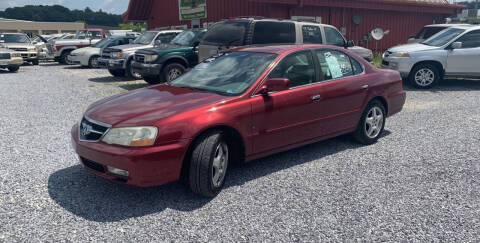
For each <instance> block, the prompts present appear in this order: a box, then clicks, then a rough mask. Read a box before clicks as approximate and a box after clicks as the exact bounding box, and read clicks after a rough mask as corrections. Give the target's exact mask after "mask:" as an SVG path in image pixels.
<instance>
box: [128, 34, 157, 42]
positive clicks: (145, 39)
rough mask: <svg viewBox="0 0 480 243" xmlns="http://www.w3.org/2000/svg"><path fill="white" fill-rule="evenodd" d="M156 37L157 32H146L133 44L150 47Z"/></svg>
mask: <svg viewBox="0 0 480 243" xmlns="http://www.w3.org/2000/svg"><path fill="white" fill-rule="evenodd" d="M155 36H157V32H145V33H143V34H142V35H140V36H139V37H137V39H135V40H134V41H133V44H139V45H148V44H150V43H152V40H153V38H155Z"/></svg>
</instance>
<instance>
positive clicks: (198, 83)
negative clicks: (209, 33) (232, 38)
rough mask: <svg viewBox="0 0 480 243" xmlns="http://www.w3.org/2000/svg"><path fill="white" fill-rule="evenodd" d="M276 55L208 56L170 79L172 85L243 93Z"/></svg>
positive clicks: (209, 90) (228, 92)
mask: <svg viewBox="0 0 480 243" xmlns="http://www.w3.org/2000/svg"><path fill="white" fill-rule="evenodd" d="M276 57H277V55H276V54H271V53H260V52H231V53H225V54H220V55H219V56H215V57H212V58H209V59H207V60H205V61H204V62H202V63H201V64H199V65H197V66H196V67H195V68H194V69H192V70H191V71H189V72H188V73H186V74H184V75H183V76H181V77H179V78H178V79H175V80H174V81H172V82H171V85H172V86H176V87H183V88H189V89H196V90H203V91H207V92H213V93H217V94H221V95H227V96H235V95H240V94H242V93H243V92H245V91H246V90H247V89H248V88H249V87H250V86H251V85H252V84H253V83H254V82H255V81H256V80H257V79H258V78H259V77H260V75H261V74H262V73H263V72H264V71H265V69H266V68H267V67H268V66H269V65H270V64H271V63H272V62H273V60H275V58H276Z"/></svg>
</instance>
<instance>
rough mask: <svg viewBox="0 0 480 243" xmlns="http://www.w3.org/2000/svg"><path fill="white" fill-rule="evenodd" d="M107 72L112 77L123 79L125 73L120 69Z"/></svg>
mask: <svg viewBox="0 0 480 243" xmlns="http://www.w3.org/2000/svg"><path fill="white" fill-rule="evenodd" d="M108 72H109V73H110V74H111V75H112V76H114V77H124V76H125V72H124V71H123V70H122V69H108Z"/></svg>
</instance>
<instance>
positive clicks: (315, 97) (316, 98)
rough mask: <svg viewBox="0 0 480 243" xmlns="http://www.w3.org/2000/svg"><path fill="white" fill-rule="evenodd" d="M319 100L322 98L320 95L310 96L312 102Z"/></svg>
mask: <svg viewBox="0 0 480 243" xmlns="http://www.w3.org/2000/svg"><path fill="white" fill-rule="evenodd" d="M320 98H322V96H320V95H314V96H312V101H317V100H320Z"/></svg>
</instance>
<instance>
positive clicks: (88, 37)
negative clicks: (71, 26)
mask: <svg viewBox="0 0 480 243" xmlns="http://www.w3.org/2000/svg"><path fill="white" fill-rule="evenodd" d="M105 38H107V34H106V33H105V31H104V30H103V29H98V28H90V29H85V30H80V31H78V32H77V33H76V34H75V37H74V38H73V39H59V40H54V41H49V43H48V44H47V47H48V51H49V55H50V56H52V57H53V59H54V60H55V61H56V62H59V63H61V64H71V63H70V62H69V60H68V55H70V52H72V51H73V50H76V49H79V48H83V47H87V46H91V45H94V44H96V43H97V42H99V41H100V40H102V39H105Z"/></svg>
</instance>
